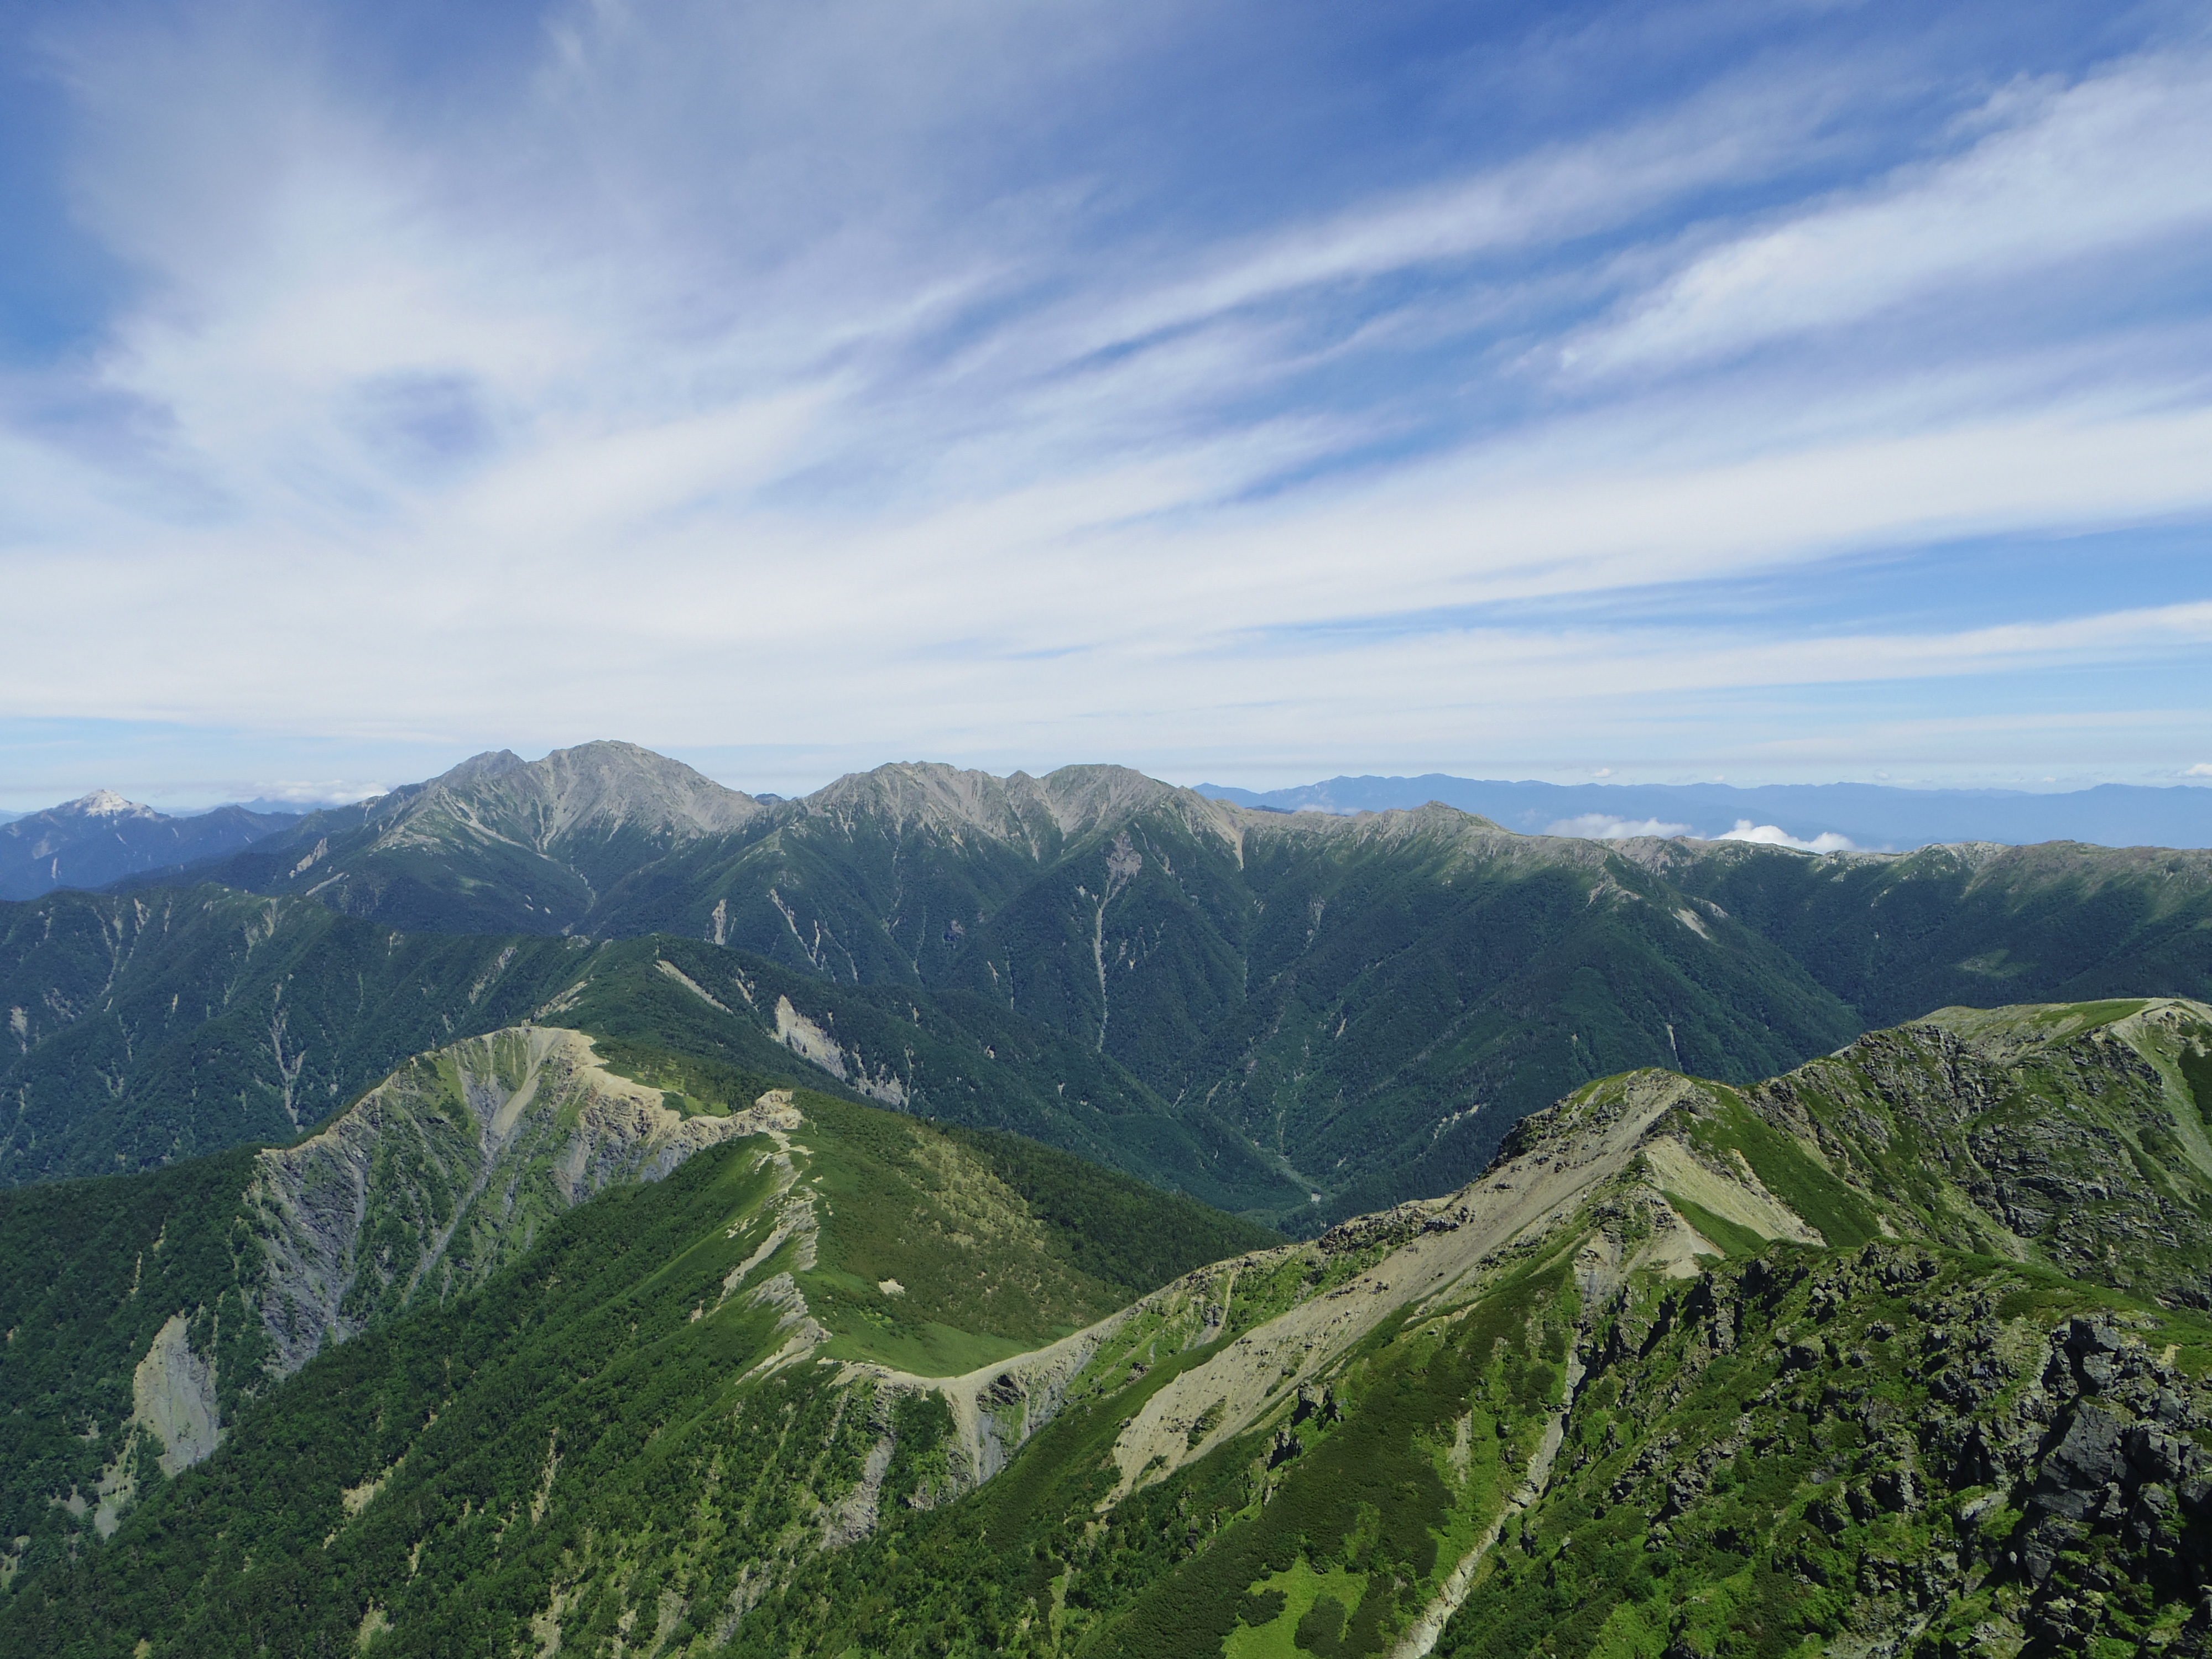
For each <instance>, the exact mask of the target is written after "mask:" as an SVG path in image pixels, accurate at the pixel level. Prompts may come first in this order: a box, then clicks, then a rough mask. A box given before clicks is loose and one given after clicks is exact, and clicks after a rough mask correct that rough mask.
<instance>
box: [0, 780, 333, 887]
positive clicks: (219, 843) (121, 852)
mask: <svg viewBox="0 0 2212 1659" xmlns="http://www.w3.org/2000/svg"><path fill="white" fill-rule="evenodd" d="M299 817H300V815H299V814H298V813H296V812H282V811H258V810H255V809H253V808H251V807H245V806H218V807H216V809H215V810H214V811H210V812H200V813H195V814H193V815H192V816H191V817H168V816H167V815H166V814H164V813H161V812H157V811H155V810H154V809H153V808H152V807H150V806H141V805H138V804H137V802H135V801H128V800H125V799H123V797H122V796H120V795H118V794H116V793H114V792H113V791H112V790H106V789H95V790H94V791H93V793H90V794H88V795H86V796H83V797H82V798H81V799H76V800H73V801H70V802H68V803H67V804H65V805H61V806H54V807H49V808H48V809H47V810H46V811H43V812H29V813H24V814H22V815H20V816H15V815H11V816H10V817H9V820H8V821H6V822H0V898H9V899H23V898H35V897H37V896H39V895H40V894H41V893H48V892H52V891H53V890H55V889H56V888H58V887H105V886H106V885H107V884H109V883H110V882H112V881H116V880H118V879H120V878H123V877H125V876H127V875H131V874H134V873H136V872H139V871H143V870H155V869H161V868H166V867H167V866H174V865H181V864H192V863H197V862H198V861H200V860H205V859H213V858H220V857H222V856H223V855H224V854H228V853H234V852H236V851H238V850H240V848H246V847H250V846H252V844H253V843H254V842H257V841H262V840H265V839H266V838H267V837H268V836H271V835H274V834H275V833H276V831H278V830H279V829H285V828H287V827H288V826H289V825H290V824H293V823H296V822H298V820H299Z"/></svg>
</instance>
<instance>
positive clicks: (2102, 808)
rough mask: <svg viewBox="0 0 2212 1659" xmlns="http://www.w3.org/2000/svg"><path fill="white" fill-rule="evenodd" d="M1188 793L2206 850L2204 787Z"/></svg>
mask: <svg viewBox="0 0 2212 1659" xmlns="http://www.w3.org/2000/svg"><path fill="white" fill-rule="evenodd" d="M1198 793H1200V794H1201V795H1208V796H1211V797H1212V798H1213V799H1217V800H1228V801H1234V802H1236V803H1237V805H1241V806H1258V807H1274V808H1278V809H1279V810H1282V811H1291V812H1296V811H1304V810H1308V809H1315V810H1318V811H1325V812H1381V811H1389V810H1391V809H1393V808H1404V807H1414V806H1420V805H1425V804H1426V803H1428V802H1430V801H1432V800H1437V801H1442V802H1443V803H1444V804H1445V805H1447V806H1456V807H1458V808H1459V809H1460V810H1461V811H1466V812H1477V813H1480V814H1481V816H1483V817H1486V818H1491V819H1493V820H1495V821H1496V822H1497V823H1502V824H1504V826H1505V827H1506V828H1507V829H1518V830H1521V831H1522V832H1523V833H1524V834H1525V833H1529V832H1541V831H1543V830H1546V829H1551V828H1552V827H1553V825H1557V824H1565V823H1569V822H1571V820H1574V819H1577V818H1580V817H1583V816H1584V815H1586V814H1595V815H1598V816H1600V817H1607V818H1617V819H1620V820H1624V821H1625V822H1626V823H1629V824H1634V825H1641V824H1644V823H1648V822H1650V821H1651V820H1655V819H1656V820H1657V821H1658V822H1659V823H1662V824H1678V825H1680V826H1683V830H1686V832H1687V833H1689V834H1692V835H1696V836H1705V837H1708V838H1710V837H1712V836H1720V835H1723V834H1725V833H1727V832H1728V831H1729V830H1730V829H1734V828H1735V825H1736V823H1738V822H1739V821H1740V820H1743V819H1749V820H1750V821H1751V823H1753V824H1772V825H1774V826H1775V827H1776V828H1778V829H1782V830H1784V831H1785V832H1787V833H1788V834H1790V835H1791V836H1796V837H1797V838H1799V839H1800V840H1805V841H1810V840H1811V839H1813V838H1814V836H1820V835H1823V834H1828V835H1840V836H1848V837H1849V838H1850V840H1851V841H1852V842H1855V843H1856V844H1857V845H1858V846H1860V847H1863V848H1893V849H1898V850H1903V849H1906V848H1914V847H1926V846H1930V845H1933V844H1935V843H1937V842H1968V841H1990V842H2006V843H2008V844H2011V845H2015V846H2025V845H2027V844H2030V843H2033V842H2045V841H2081V842H2092V843H2094V844H2095V845H2098V846H2101V847H2212V789H2203V788H2194V787H2189V786H2187V785H2175V786H2173V787H2168V788H2151V787H2142V786H2139V785H2135V784H2124V783H2106V784H2100V785H2098V786H2097V787H2095V788H2093V789H2079V790H2074V791H2071V792H2069V793H2064V794H2049V795H2039V794H2031V793H2028V792H2027V791H2025V790H2009V789H1900V788H1897V787H1891V786H1887V785H1882V784H1875V783H1820V784H1768V785H1765V786H1764V787H1759V788H1755V789H1740V788H1737V787H1735V786H1734V785H1731V784H1724V783H1689V784H1667V783H1651V784H1637V783H1580V784H1557V783H1539V782H1535V781H1519V782H1506V781H1502V780H1498V779H1488V778H1459V777H1453V776H1450V775H1448V774H1445V773H1442V772H1429V773H1425V774H1423V775H1421V776H1419V777H1417V778H1379V777H1358V778H1349V777H1336V778H1329V779H1328V780H1326V781H1323V782H1320V783H1308V784H1301V785H1298V786H1297V787H1293V788H1288V789H1269V790H1264V791H1254V790H1249V789H1237V788H1232V787H1228V786H1226V785H1224V784H1215V783H1201V784H1200V785H1199V786H1198ZM1590 827H1595V826H1590ZM1683 830H1676V831H1674V832H1673V833H1678V834H1679V833H1682V832H1683ZM1654 833H1657V834H1662V835H1663V834H1667V833H1669V831H1668V830H1666V829H1660V830H1657V831H1655V832H1654Z"/></svg>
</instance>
